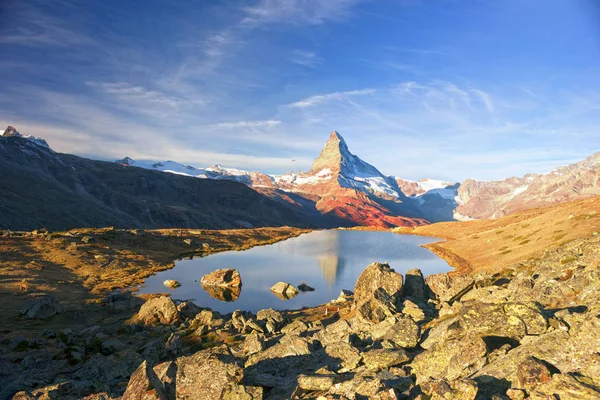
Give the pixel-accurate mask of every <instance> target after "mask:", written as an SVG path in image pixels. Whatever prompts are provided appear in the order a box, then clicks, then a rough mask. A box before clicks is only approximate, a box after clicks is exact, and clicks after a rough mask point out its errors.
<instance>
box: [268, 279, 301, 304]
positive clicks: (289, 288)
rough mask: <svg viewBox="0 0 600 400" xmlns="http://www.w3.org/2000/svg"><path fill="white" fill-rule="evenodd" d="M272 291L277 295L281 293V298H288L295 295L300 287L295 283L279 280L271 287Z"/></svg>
mask: <svg viewBox="0 0 600 400" xmlns="http://www.w3.org/2000/svg"><path fill="white" fill-rule="evenodd" d="M271 292H273V293H274V294H275V295H279V296H277V297H279V298H280V299H283V300H287V299H291V298H293V297H295V296H296V295H297V294H298V289H296V288H295V287H294V286H293V285H290V284H289V283H285V282H277V283H276V284H274V285H273V286H272V287H271Z"/></svg>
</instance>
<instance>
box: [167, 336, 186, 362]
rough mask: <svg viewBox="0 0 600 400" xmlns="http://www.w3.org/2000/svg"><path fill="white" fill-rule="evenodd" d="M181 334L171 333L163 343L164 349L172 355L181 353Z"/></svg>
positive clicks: (175, 355)
mask: <svg viewBox="0 0 600 400" xmlns="http://www.w3.org/2000/svg"><path fill="white" fill-rule="evenodd" d="M181 347H182V346H181V336H179V335H176V334H174V333H171V336H169V338H168V339H167V342H166V343H165V350H166V351H167V353H168V354H169V355H171V356H173V357H177V356H178V355H180V354H181Z"/></svg>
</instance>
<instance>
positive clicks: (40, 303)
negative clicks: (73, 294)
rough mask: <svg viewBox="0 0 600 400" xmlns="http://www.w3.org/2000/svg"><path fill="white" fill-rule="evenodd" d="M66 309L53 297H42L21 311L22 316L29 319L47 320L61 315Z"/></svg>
mask: <svg viewBox="0 0 600 400" xmlns="http://www.w3.org/2000/svg"><path fill="white" fill-rule="evenodd" d="M63 311H64V307H63V306H62V304H60V303H59V302H58V301H57V300H56V299H54V298H52V297H42V298H39V299H37V300H34V301H32V302H31V303H29V304H27V305H26V306H25V308H23V309H22V310H21V315H23V316H24V317H25V318H28V319H47V318H50V317H52V316H53V315H56V314H60V313H62V312H63Z"/></svg>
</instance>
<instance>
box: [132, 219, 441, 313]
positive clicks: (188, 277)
mask: <svg viewBox="0 0 600 400" xmlns="http://www.w3.org/2000/svg"><path fill="white" fill-rule="evenodd" d="M434 241H438V239H435V238H430V237H422V236H412V235H399V234H394V233H391V232H374V231H343V230H342V231H338V230H324V231H315V232H311V233H307V234H304V235H301V236H299V237H295V238H291V239H288V240H285V241H282V242H278V243H275V244H271V245H268V246H259V247H253V248H251V249H249V250H244V251H228V252H223V253H218V254H213V255H210V256H208V257H199V258H194V259H192V260H181V261H177V262H176V264H175V267H174V268H173V269H170V270H167V271H162V272H159V273H157V274H156V275H153V276H151V277H149V278H147V279H146V282H145V283H144V285H143V286H142V287H141V289H140V293H164V292H167V291H170V292H171V293H172V297H173V298H174V299H180V300H192V301H193V302H194V303H196V304H197V305H199V306H201V307H210V308H212V309H213V310H216V311H219V312H221V313H229V312H233V311H235V310H237V309H240V310H248V311H252V312H256V311H258V310H261V309H264V308H274V309H279V310H283V309H298V308H302V307H305V306H307V307H308V306H317V305H319V304H323V303H327V302H329V301H331V300H332V299H335V298H337V297H338V295H339V293H340V291H341V290H342V289H349V290H354V284H355V283H356V279H357V278H358V276H359V275H360V274H361V272H362V271H363V270H364V269H365V267H366V266H367V265H369V264H371V263H372V262H375V261H378V262H388V263H389V264H390V266H391V267H392V268H394V269H395V270H396V272H399V273H402V274H404V273H405V272H406V271H407V270H409V269H412V268H420V269H421V271H422V272H423V274H424V275H430V274H434V273H439V272H446V271H449V270H450V269H451V267H450V266H449V265H448V264H447V263H446V261H444V260H443V259H441V258H439V257H437V256H436V255H435V254H433V253H432V252H430V251H429V250H427V249H425V248H423V247H420V246H421V245H423V244H426V243H431V242H434ZM220 268H235V269H237V270H238V271H239V272H240V275H241V278H242V288H241V293H239V298H237V300H234V301H229V302H228V301H223V300H218V299H216V298H213V297H211V295H210V294H209V293H208V292H206V291H205V290H204V289H203V288H202V286H201V285H200V279H201V278H202V276H203V275H205V274H207V273H209V272H212V271H214V270H216V269H220ZM167 279H175V280H177V281H179V282H180V283H181V287H179V288H177V289H174V290H171V289H168V288H166V287H165V286H164V285H163V282H164V281H165V280H167ZM279 281H283V282H287V283H290V284H292V285H294V286H298V285H299V284H300V283H302V282H305V283H306V284H308V285H309V286H311V287H313V288H314V289H315V291H313V292H305V293H302V292H300V293H299V294H298V296H296V297H294V298H292V299H289V300H282V299H280V298H278V297H276V296H275V295H274V294H273V293H272V292H271V291H270V290H269V289H270V288H271V286H273V285H274V284H275V283H277V282H279ZM233 297H236V296H233Z"/></svg>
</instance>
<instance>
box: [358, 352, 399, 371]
mask: <svg viewBox="0 0 600 400" xmlns="http://www.w3.org/2000/svg"><path fill="white" fill-rule="evenodd" d="M362 358H363V362H364V364H365V365H366V366H367V368H370V369H385V368H389V367H393V366H395V365H399V364H404V363H407V362H408V361H410V359H411V357H410V356H409V355H408V353H407V352H406V350H404V349H375V350H369V351H367V352H365V353H362Z"/></svg>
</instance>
